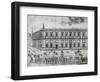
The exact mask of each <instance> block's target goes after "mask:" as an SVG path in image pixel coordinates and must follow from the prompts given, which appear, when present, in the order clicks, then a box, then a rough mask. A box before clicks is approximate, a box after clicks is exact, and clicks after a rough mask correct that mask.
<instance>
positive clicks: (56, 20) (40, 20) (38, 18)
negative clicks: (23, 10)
mask: <svg viewBox="0 0 100 82" xmlns="http://www.w3.org/2000/svg"><path fill="white" fill-rule="evenodd" d="M27 21H28V25H27V26H28V33H32V32H36V31H38V30H41V29H42V28H43V24H44V26H45V28H52V29H53V28H62V29H63V28H64V29H67V28H80V29H84V28H86V29H88V18H87V17H75V16H74V17H72V16H48V15H28V17H27Z"/></svg>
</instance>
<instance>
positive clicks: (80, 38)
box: [32, 24, 88, 50]
mask: <svg viewBox="0 0 100 82" xmlns="http://www.w3.org/2000/svg"><path fill="white" fill-rule="evenodd" d="M32 42H33V43H32V46H33V47H34V48H37V49H40V50H62V49H63V50H71V49H72V50H87V48H88V36H87V29H74V28H71V29H61V28H58V29H55V28H52V29H49V28H45V26H44V24H43V28H42V29H41V30H39V31H37V32H34V33H32Z"/></svg>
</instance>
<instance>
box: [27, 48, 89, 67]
mask: <svg viewBox="0 0 100 82" xmlns="http://www.w3.org/2000/svg"><path fill="white" fill-rule="evenodd" d="M28 63H30V64H31V63H36V64H48V65H50V64H51V65H59V64H61V65H62V64H63V65H64V64H86V63H87V57H84V56H83V54H82V53H81V51H79V50H78V51H76V52H74V53H73V54H71V53H70V52H66V53H65V52H64V51H60V52H57V51H49V52H43V53H41V54H36V53H31V52H29V53H28Z"/></svg>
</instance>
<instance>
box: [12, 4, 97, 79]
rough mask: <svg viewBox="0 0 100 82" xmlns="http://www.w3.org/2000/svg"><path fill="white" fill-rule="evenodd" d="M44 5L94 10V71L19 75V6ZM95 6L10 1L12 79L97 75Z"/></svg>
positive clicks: (47, 6)
mask: <svg viewBox="0 0 100 82" xmlns="http://www.w3.org/2000/svg"><path fill="white" fill-rule="evenodd" d="M21 6H26V7H44V8H58V9H78V10H92V11H94V13H95V14H94V15H95V16H94V37H95V38H94V46H95V48H94V54H95V57H94V64H95V65H94V72H81V73H61V74H46V75H30V76H20V60H19V59H20V7H21ZM97 11H98V9H97V7H96V6H80V5H79V6H77V5H61V4H48V3H31V2H12V3H11V78H12V79H13V80H25V79H41V78H58V77H73V76H88V75H97V73H98V72H97V70H98V69H97V67H98V66H97V61H98V60H97V59H98V57H97V52H98V46H97V45H98V41H97V40H98V36H97V30H98V29H97V22H98V21H97V17H98V15H97V13H98V12H97Z"/></svg>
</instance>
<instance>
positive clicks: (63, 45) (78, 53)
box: [27, 15, 88, 66]
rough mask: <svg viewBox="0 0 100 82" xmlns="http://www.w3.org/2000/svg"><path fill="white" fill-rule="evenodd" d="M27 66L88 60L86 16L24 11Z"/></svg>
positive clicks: (83, 62) (75, 63) (69, 63)
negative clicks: (39, 13) (29, 13)
mask: <svg viewBox="0 0 100 82" xmlns="http://www.w3.org/2000/svg"><path fill="white" fill-rule="evenodd" d="M27 20H28V30H27V66H49V65H82V64H88V29H87V28H88V27H87V22H88V18H87V17H73V16H46V15H44V16H42V15H28V19H27Z"/></svg>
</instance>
